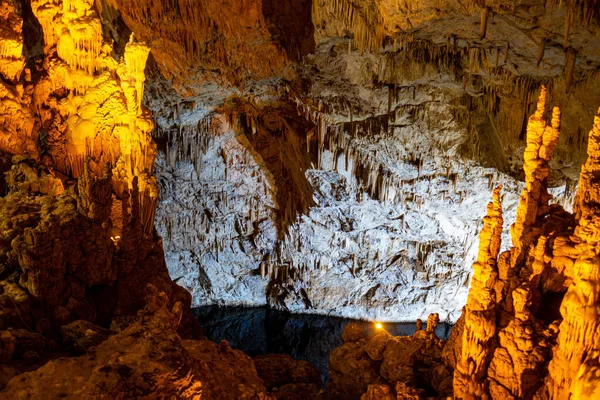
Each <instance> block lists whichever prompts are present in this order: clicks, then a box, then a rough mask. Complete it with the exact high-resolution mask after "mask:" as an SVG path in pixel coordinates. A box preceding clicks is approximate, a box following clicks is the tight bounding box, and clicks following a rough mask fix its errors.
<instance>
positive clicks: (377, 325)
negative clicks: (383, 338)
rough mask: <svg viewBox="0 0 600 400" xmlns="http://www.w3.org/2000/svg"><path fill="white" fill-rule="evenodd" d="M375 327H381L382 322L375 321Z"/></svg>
mask: <svg viewBox="0 0 600 400" xmlns="http://www.w3.org/2000/svg"><path fill="white" fill-rule="evenodd" d="M375 328H377V329H383V324H382V323H381V322H377V323H376V324H375Z"/></svg>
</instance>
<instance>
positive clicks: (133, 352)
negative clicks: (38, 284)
mask: <svg viewBox="0 0 600 400" xmlns="http://www.w3.org/2000/svg"><path fill="white" fill-rule="evenodd" d="M147 291H148V297H147V305H146V308H145V309H144V310H143V311H140V313H139V318H138V320H137V321H136V322H135V323H133V324H132V325H130V326H129V327H128V328H126V329H125V330H123V331H122V332H120V333H118V334H117V335H114V336H111V337H109V338H108V339H107V340H106V341H105V342H104V343H102V344H100V345H98V346H97V347H95V348H94V349H89V350H88V353H87V354H86V355H85V356H81V357H76V358H59V359H56V360H53V361H50V362H48V363H47V364H46V365H45V366H43V367H42V368H40V369H38V370H37V371H34V372H29V373H25V374H22V375H19V376H17V377H15V378H13V379H12V380H11V381H10V382H9V384H8V385H7V387H6V388H5V389H4V390H3V391H2V392H0V398H10V399H27V398H30V399H33V398H40V396H45V397H46V398H72V399H80V398H143V397H146V396H151V397H152V398H179V399H186V398H200V397H202V398H210V399H243V398H264V396H265V394H266V388H265V386H264V385H263V383H262V381H261V379H260V378H259V377H258V375H257V373H256V369H255V368H254V364H253V362H252V359H251V358H250V357H248V356H246V355H244V354H243V353H242V352H240V351H236V350H232V349H231V348H229V347H228V346H227V345H217V344H215V343H212V342H208V341H182V340H181V339H180V338H179V336H178V335H177V334H176V330H177V327H178V324H179V322H180V317H181V310H180V309H179V307H178V306H176V307H173V310H169V308H168V306H167V305H168V303H169V299H168V297H167V296H166V294H164V293H162V292H161V293H159V292H158V290H157V289H156V288H155V287H154V286H151V285H149V286H148V289H147Z"/></svg>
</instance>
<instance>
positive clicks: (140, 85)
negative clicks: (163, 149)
mask: <svg viewBox="0 0 600 400" xmlns="http://www.w3.org/2000/svg"><path fill="white" fill-rule="evenodd" d="M32 10H33V12H34V14H35V15H36V17H37V18H38V20H39V21H40V23H41V25H42V29H43V31H44V38H45V41H46V46H45V49H44V51H45V53H46V64H45V65H47V70H48V76H47V77H44V78H42V79H41V81H40V82H39V83H38V84H37V86H36V90H35V95H34V103H35V105H36V107H37V108H38V109H39V110H41V118H42V127H43V130H45V131H47V134H48V143H47V148H48V150H47V152H48V154H49V156H50V157H51V158H52V162H53V164H54V167H55V168H56V169H58V170H59V171H61V172H63V173H65V174H69V175H72V176H73V177H79V176H81V175H82V173H83V170H84V160H85V159H86V158H87V157H89V158H90V161H91V163H90V169H91V172H92V173H93V174H94V175H97V176H102V168H103V166H104V164H106V163H108V164H109V165H110V166H111V168H112V169H113V171H112V177H113V188H114V190H115V192H116V194H117V195H118V196H120V195H121V193H122V192H123V191H124V190H129V189H131V187H132V182H133V178H134V177H136V176H137V177H138V182H139V189H140V197H141V199H140V200H141V204H142V209H141V211H142V213H144V214H147V217H146V215H145V216H144V217H143V220H144V221H147V224H148V223H149V220H150V219H151V216H152V215H153V213H154V205H155V203H156V198H157V185H156V182H155V180H154V178H153V176H152V168H153V164H154V159H155V156H156V146H155V144H154V143H153V142H152V139H151V131H152V129H153V122H152V119H151V115H150V113H149V112H148V111H147V110H145V109H144V108H143V107H142V105H141V102H142V96H143V92H144V82H145V79H146V78H145V75H144V68H145V65H146V60H147V58H148V55H149V51H150V49H149V48H148V47H147V46H145V45H143V44H142V43H138V42H136V40H135V39H134V37H133V36H132V37H131V39H130V42H129V43H128V44H127V45H126V46H125V53H124V55H123V56H122V57H121V59H120V60H119V61H117V60H115V58H114V57H113V46H112V45H111V44H109V43H108V42H107V41H105V40H103V37H102V24H101V20H100V18H99V16H98V13H97V11H96V8H95V6H94V2H93V1H91V0H68V1H67V0H65V1H59V2H56V1H48V0H34V1H32ZM63 89H68V90H70V91H71V93H70V94H69V95H68V96H64V94H61V93H63V92H61V90H63ZM57 97H58V98H59V100H58V101H57V100H56V98H57ZM47 109H55V110H56V111H57V112H46V111H45V110H47ZM147 224H146V225H147ZM146 229H147V230H149V229H150V226H146Z"/></svg>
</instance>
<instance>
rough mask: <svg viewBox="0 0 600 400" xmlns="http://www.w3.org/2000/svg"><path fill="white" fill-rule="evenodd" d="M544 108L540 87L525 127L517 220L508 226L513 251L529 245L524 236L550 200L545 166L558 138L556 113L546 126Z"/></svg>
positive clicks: (542, 93) (558, 118)
mask: <svg viewBox="0 0 600 400" xmlns="http://www.w3.org/2000/svg"><path fill="white" fill-rule="evenodd" d="M545 104H546V88H545V87H543V86H542V91H541V94H540V98H539V100H538V104H537V110H536V112H535V113H534V114H533V115H532V116H531V117H530V118H529V122H528V124H527V147H526V148H525V154H524V162H523V169H524V170H525V190H523V193H522V194H521V201H520V202H519V208H518V209H517V220H516V221H515V223H514V224H513V225H512V226H511V237H512V242H513V246H515V247H516V248H522V247H523V246H525V245H526V244H528V243H529V242H530V241H531V239H530V238H528V234H529V232H530V231H531V229H532V226H533V224H534V222H535V220H536V218H537V217H538V212H539V210H540V208H541V207H542V206H544V205H546V204H547V203H548V200H549V199H550V196H549V195H548V191H547V179H548V177H549V176H550V166H549V162H550V159H551V157H552V153H553V152H554V148H555V147H556V145H557V143H558V137H559V134H560V131H559V127H560V109H559V108H558V107H554V109H553V110H552V121H551V125H548V124H547V123H546V118H545V115H544V113H545V109H546V105H545Z"/></svg>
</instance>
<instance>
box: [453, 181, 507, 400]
mask: <svg viewBox="0 0 600 400" xmlns="http://www.w3.org/2000/svg"><path fill="white" fill-rule="evenodd" d="M503 223H504V220H503V219H502V204H501V203H500V188H499V187H498V188H496V190H494V198H493V201H492V202H491V203H490V204H489V205H488V207H487V215H486V217H485V218H484V225H483V229H482V230H481V233H480V235H479V254H478V256H477V262H475V264H474V265H473V269H474V273H473V278H472V280H471V289H470V290H469V297H468V299H467V305H466V308H465V325H464V330H463V336H462V354H461V356H460V359H459V360H458V362H457V365H456V370H455V372H454V393H455V396H457V398H460V399H462V398H487V397H486V396H488V395H487V389H486V384H485V378H486V373H487V366H488V365H487V362H488V355H489V352H490V340H491V339H492V338H493V337H494V336H495V334H496V296H495V292H494V285H495V283H496V280H497V279H498V268H497V265H496V260H497V258H498V253H499V252H500V240H501V239H500V238H501V236H502V226H503Z"/></svg>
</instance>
